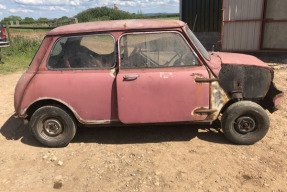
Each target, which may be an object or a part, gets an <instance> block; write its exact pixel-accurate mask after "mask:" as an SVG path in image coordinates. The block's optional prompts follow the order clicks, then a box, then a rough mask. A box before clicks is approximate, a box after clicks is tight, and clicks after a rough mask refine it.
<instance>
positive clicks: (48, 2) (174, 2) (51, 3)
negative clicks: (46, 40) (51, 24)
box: [0, 0, 179, 20]
mask: <svg viewBox="0 0 287 192" xmlns="http://www.w3.org/2000/svg"><path fill="white" fill-rule="evenodd" d="M114 4H116V5H117V6H118V8H119V9H120V10H123V11H128V12H131V13H137V12H139V11H141V12H142V13H178V12H179V0H0V20H2V19H3V18H4V17H8V16H10V15H15V16H20V17H22V18H25V17H33V18H34V19H38V18H39V17H45V18H49V19H53V18H60V17H62V16H68V17H73V16H75V15H76V14H77V13H79V12H81V11H83V10H86V9H88V8H94V7H102V6H106V7H110V8H112V7H113V6H114Z"/></svg>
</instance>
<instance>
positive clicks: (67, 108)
mask: <svg viewBox="0 0 287 192" xmlns="http://www.w3.org/2000/svg"><path fill="white" fill-rule="evenodd" d="M47 105H52V106H58V107H60V108H62V109H64V110H65V111H67V112H68V113H69V114H70V115H71V116H72V117H73V118H74V119H75V120H77V121H78V122H79V119H80V117H79V115H78V114H77V113H76V112H75V110H74V109H73V108H72V107H71V106H69V105H68V104H67V103H65V102H63V101H60V100H57V99H53V98H45V99H39V100H36V101H35V102H33V103H32V104H31V105H30V106H29V107H28V108H27V109H26V111H25V114H26V119H27V120H30V118H31V116H32V115H33V113H34V112H35V111H36V110H37V109H39V108H40V107H43V106H47Z"/></svg>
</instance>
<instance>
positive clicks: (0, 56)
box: [0, 47, 4, 64]
mask: <svg viewBox="0 0 287 192" xmlns="http://www.w3.org/2000/svg"><path fill="white" fill-rule="evenodd" d="M1 59H2V53H1V47H0V64H4V63H3V62H2V61H1Z"/></svg>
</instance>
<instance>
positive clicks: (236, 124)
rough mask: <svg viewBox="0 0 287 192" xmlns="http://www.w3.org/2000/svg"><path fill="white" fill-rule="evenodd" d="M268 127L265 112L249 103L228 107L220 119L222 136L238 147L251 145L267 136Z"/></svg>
mask: <svg viewBox="0 0 287 192" xmlns="http://www.w3.org/2000/svg"><path fill="white" fill-rule="evenodd" d="M269 125H270V122H269V117H268V115H267V113H266V111H265V110H264V109H263V108H262V107H261V106H260V105H258V104H257V103H254V102H251V101H240V102H237V103H234V104H232V105H230V106H229V107H228V108H227V109H226V111H225V112H224V113H223V116H222V119H221V127H222V130H223V132H224V135H225V136H226V137H227V139H229V140H230V141H232V142H234V143H236V144H240V145H251V144H254V143H256V142H257V141H259V140H261V139H262V138H263V137H264V136H265V135H266V134H267V132H268V129H269Z"/></svg>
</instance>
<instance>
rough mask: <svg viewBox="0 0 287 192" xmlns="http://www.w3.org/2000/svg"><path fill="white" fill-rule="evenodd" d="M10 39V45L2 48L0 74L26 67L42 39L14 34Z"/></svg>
mask: <svg viewBox="0 0 287 192" xmlns="http://www.w3.org/2000/svg"><path fill="white" fill-rule="evenodd" d="M11 41H12V44H11V46H10V47H6V48H3V49H2V62H3V64H0V74H1V73H11V72H15V71H22V70H25V69H27V68H28V66H29V64H30V62H31V61H32V59H33V57H34V55H35V54H36V52H37V50H38V48H39V46H40V45H41V41H42V39H41V38H35V37H34V38H31V37H24V36H15V37H12V38H11Z"/></svg>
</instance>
